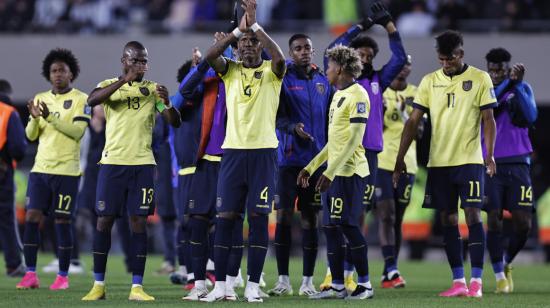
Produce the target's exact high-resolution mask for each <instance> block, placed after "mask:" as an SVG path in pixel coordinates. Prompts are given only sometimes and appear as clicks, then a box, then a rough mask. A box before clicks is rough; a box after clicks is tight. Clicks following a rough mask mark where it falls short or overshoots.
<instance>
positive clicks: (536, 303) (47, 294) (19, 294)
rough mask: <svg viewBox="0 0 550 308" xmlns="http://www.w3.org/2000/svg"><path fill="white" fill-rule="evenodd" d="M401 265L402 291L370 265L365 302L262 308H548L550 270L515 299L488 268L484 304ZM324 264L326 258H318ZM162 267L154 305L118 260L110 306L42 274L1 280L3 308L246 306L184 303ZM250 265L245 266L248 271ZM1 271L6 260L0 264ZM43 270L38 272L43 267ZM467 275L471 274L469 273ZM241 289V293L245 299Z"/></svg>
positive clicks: (285, 302)
mask: <svg viewBox="0 0 550 308" xmlns="http://www.w3.org/2000/svg"><path fill="white" fill-rule="evenodd" d="M441 256H442V262H440V263H434V262H430V263H428V262H400V270H401V272H402V273H403V275H404V277H405V278H406V280H407V286H406V288H404V289H399V290H383V289H381V288H380V287H379V276H380V271H381V265H382V264H381V263H380V262H379V261H374V262H371V263H370V271H371V281H372V282H373V285H374V288H375V296H374V298H373V299H371V300H367V301H357V302H355V301H353V302H352V301H340V300H325V301H311V300H308V299H307V298H303V297H298V296H292V297H277V298H269V299H266V300H265V302H264V303H263V304H262V306H264V307H289V306H291V305H293V306H294V307H343V306H346V307H352V306H354V307H365V306H370V307H467V306H472V305H475V306H478V307H481V305H483V307H484V308H485V307H549V306H550V267H549V266H547V265H541V264H538V265H521V264H520V265H518V266H516V267H515V269H514V282H515V285H516V290H515V292H514V293H512V294H506V295H495V294H493V292H492V291H493V290H494V287H495V282H494V278H493V274H492V270H491V268H490V265H487V264H486V270H485V275H484V283H485V284H484V295H483V298H482V299H470V298H450V299H443V298H439V297H437V293H438V292H439V291H442V290H443V289H445V288H447V287H449V285H450V273H449V270H448V267H447V263H446V262H444V259H443V258H444V254H443V251H442V255H441ZM320 259H322V258H320ZM50 260H51V255H44V254H42V255H39V265H40V266H42V265H44V264H45V263H47V262H48V261H50ZM84 262H85V264H86V265H87V268H88V269H89V268H90V267H91V264H92V261H91V258H90V257H89V256H86V257H84ZM323 262H324V261H322V260H320V261H319V262H318V264H317V269H316V273H315V284H316V286H318V285H319V283H320V282H321V280H322V278H323V277H324V271H325V266H324V263H323ZM160 264H161V258H160V257H159V256H150V257H149V258H148V260H147V268H146V276H145V281H144V284H145V290H146V291H147V292H148V293H149V294H151V295H153V296H155V297H156V301H155V302H149V303H136V302H129V301H128V299H127V298H128V293H129V290H130V283H131V277H130V275H129V274H127V273H126V272H125V270H124V266H123V261H122V258H121V257H120V256H112V257H111V258H110V259H109V265H108V268H107V271H108V272H107V276H106V285H107V300H104V301H99V302H82V301H80V298H81V297H82V296H84V295H85V294H86V293H87V291H88V290H89V289H90V288H91V286H92V275H91V271H90V270H88V272H87V273H86V274H84V275H72V276H71V277H70V282H71V287H70V289H69V290H67V291H64V292H53V291H50V290H49V289H48V286H49V284H50V283H51V282H52V281H53V279H54V275H53V274H43V273H40V270H39V278H40V282H41V288H40V289H39V290H16V289H15V284H16V283H17V282H18V279H15V278H8V277H5V276H2V277H1V278H0V307H29V308H30V307H52V308H58V307H119V308H121V307H138V306H139V307H146V306H147V307H169V306H170V307H182V306H188V307H191V306H195V305H209V306H211V307H229V306H232V307H235V306H237V305H248V304H247V303H243V302H236V303H227V302H220V303H214V304H205V303H196V302H193V303H191V302H184V301H182V300H181V297H182V296H183V295H184V292H183V291H182V289H181V286H177V285H172V284H171V283H170V282H169V281H168V278H167V277H159V276H154V275H153V274H152V272H153V271H154V270H155V269H157V268H158V267H159V266H160ZM245 264H246V262H243V266H245ZM0 266H1V267H2V268H3V260H2V261H0ZM39 268H40V267H39ZM264 271H265V272H266V281H267V284H268V286H267V288H270V287H272V286H273V283H274V282H275V280H276V279H277V275H276V264H275V259H274V258H273V257H269V258H268V259H267V261H266V265H265V269H264ZM290 272H291V279H292V282H293V287H294V292H295V293H296V294H297V293H298V289H299V287H300V282H301V272H302V269H301V261H300V259H298V258H293V259H292V260H291V264H290ZM466 272H469V271H468V270H466ZM242 291H243V290H242V289H240V290H238V293H240V295H242Z"/></svg>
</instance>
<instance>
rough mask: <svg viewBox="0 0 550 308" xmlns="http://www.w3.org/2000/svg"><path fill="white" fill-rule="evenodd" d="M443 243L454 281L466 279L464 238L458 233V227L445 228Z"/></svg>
mask: <svg viewBox="0 0 550 308" xmlns="http://www.w3.org/2000/svg"><path fill="white" fill-rule="evenodd" d="M443 242H444V244H445V253H446V254H447V260H448V261H449V265H450V266H451V270H452V272H453V279H462V278H464V266H463V264H462V238H461V237H460V233H459V232H458V226H446V227H443Z"/></svg>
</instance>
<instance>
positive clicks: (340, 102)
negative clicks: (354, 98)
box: [336, 97, 346, 108]
mask: <svg viewBox="0 0 550 308" xmlns="http://www.w3.org/2000/svg"><path fill="white" fill-rule="evenodd" d="M345 100H346V98H345V97H342V98H340V100H339V101H338V104H336V107H338V108H340V106H342V104H343V103H344V101H345Z"/></svg>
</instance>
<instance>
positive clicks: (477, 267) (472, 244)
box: [468, 223, 485, 278]
mask: <svg viewBox="0 0 550 308" xmlns="http://www.w3.org/2000/svg"><path fill="white" fill-rule="evenodd" d="M468 231H469V232H468V233H469V240H468V249H469V251H470V263H471V264H472V278H481V275H482V274H483V256H484V253H485V231H484V230H483V224H482V223H476V224H473V225H470V226H468Z"/></svg>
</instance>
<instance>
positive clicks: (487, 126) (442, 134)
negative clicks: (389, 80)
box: [393, 31, 496, 297]
mask: <svg viewBox="0 0 550 308" xmlns="http://www.w3.org/2000/svg"><path fill="white" fill-rule="evenodd" d="M436 49H437V55H438V59H439V62H440V64H441V66H442V68H441V69H439V70H437V71H435V72H433V73H430V74H428V75H426V76H424V78H423V79H422V82H421V83H420V85H419V86H418V90H417V93H416V96H415V98H414V103H413V107H414V110H413V112H412V113H411V115H410V117H409V120H408V121H407V123H406V124H405V129H404V130H403V134H402V136H401V143H400V146H399V152H398V154H397V159H396V162H395V168H394V173H393V184H394V187H396V185H397V183H398V181H399V178H400V176H401V174H402V173H404V172H406V170H407V169H406V164H405V154H406V153H407V149H408V148H409V146H410V144H411V142H412V140H413V139H414V136H415V134H416V129H417V127H418V124H419V123H420V120H421V119H422V116H423V115H424V113H426V112H429V113H430V121H431V125H432V138H431V144H430V154H429V162H428V180H427V184H426V197H425V199H424V206H425V207H429V208H436V209H438V210H439V212H440V215H441V223H442V225H443V229H444V230H443V239H444V243H445V252H446V253H447V259H448V261H449V265H450V266H451V270H452V274H453V285H452V287H451V288H450V289H449V290H447V291H445V292H442V293H440V296H444V297H455V296H470V297H481V296H482V291H481V289H482V283H481V275H482V272H483V254H484V249H485V234H484V231H483V225H482V222H481V213H480V211H481V208H482V206H483V184H484V182H483V181H484V174H483V170H484V168H483V164H484V162H485V164H486V168H485V169H486V172H487V174H488V175H489V176H493V175H494V174H495V173H496V164H495V159H494V146H495V135H496V133H495V132H496V128H495V119H494V117H493V108H494V107H495V106H496V99H495V93H494V90H493V84H492V82H491V78H490V77H489V74H487V73H486V72H484V71H482V70H480V69H477V68H475V67H473V66H469V65H467V64H465V63H464V62H463V58H464V49H463V40H462V35H461V34H460V33H458V32H456V31H445V32H443V33H442V34H440V35H438V36H437V37H436ZM481 121H483V133H484V136H485V147H486V150H487V152H486V154H485V157H483V154H482V151H481V133H480V130H481V129H480V126H481V125H480V124H481ZM459 201H460V205H461V206H462V208H463V209H464V213H465V215H466V223H467V224H468V231H469V238H468V240H469V244H468V247H469V251H470V258H471V264H472V277H471V280H470V286H469V287H467V286H466V279H465V278H464V267H463V265H462V241H461V238H460V233H459V230H458V202H459Z"/></svg>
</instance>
